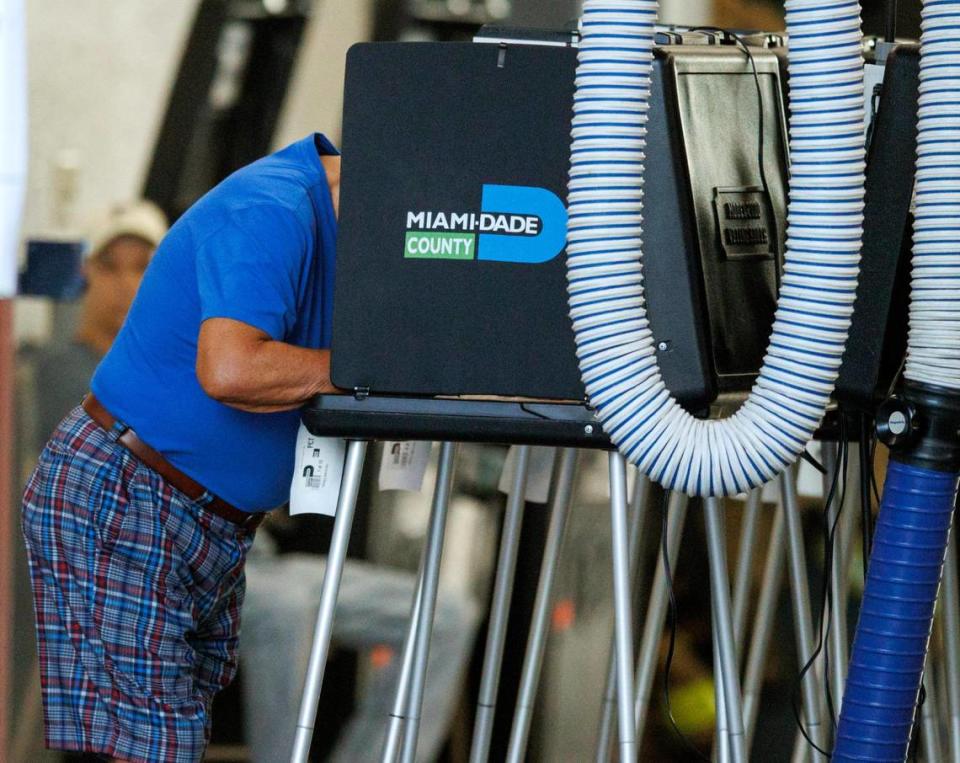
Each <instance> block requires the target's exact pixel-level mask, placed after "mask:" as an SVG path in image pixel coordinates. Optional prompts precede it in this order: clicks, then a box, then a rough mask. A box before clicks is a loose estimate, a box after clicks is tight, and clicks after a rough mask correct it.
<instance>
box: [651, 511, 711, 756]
mask: <svg viewBox="0 0 960 763" xmlns="http://www.w3.org/2000/svg"><path fill="white" fill-rule="evenodd" d="M669 514H670V494H669V492H668V493H665V494H664V496H663V511H662V512H661V513H660V516H661V521H660V555H661V557H662V558H663V572H664V575H665V576H666V578H667V590H668V592H669V594H670V607H669V610H668V612H669V614H668V617H669V620H670V643H669V645H668V647H667V659H666V662H665V664H664V667H663V699H664V702H665V703H666V710H667V718H668V719H669V720H670V726H671V727H672V728H673V733H674V734H676V735H677V738H678V739H679V740H680V741H681V742H682V743H683V746H684V747H686V748H687V749H688V750H689V751H690V752H692V753H693V754H694V755H696V756H697V759H698V760H701V761H706V763H711V760H710V758H709V757H707V756H706V755H704V754H703V753H702V752H700V750H698V749H697V748H696V747H695V746H694V744H693V742H691V741H690V740H689V739H687V735H686V734H684V733H683V732H682V731H681V730H680V727H679V726H678V725H677V720H676V718H674V717H673V705H672V703H671V701H670V668H671V667H672V666H673V656H674V652H675V651H676V647H677V597H676V595H675V592H674V590H673V572H672V571H671V569H670V548H669V545H670V544H669V543H668V542H667V525H668V519H669Z"/></svg>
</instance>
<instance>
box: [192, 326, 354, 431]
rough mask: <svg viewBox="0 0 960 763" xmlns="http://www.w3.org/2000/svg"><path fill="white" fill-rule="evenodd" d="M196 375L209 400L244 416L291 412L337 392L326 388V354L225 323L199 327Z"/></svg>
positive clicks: (328, 354)
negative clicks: (320, 397) (319, 396)
mask: <svg viewBox="0 0 960 763" xmlns="http://www.w3.org/2000/svg"><path fill="white" fill-rule="evenodd" d="M196 370H197V379H198V380H199V381H200V386H201V387H202V388H203V391H204V392H206V393H207V394H208V395H209V396H210V397H212V398H213V399H214V400H217V401H219V402H221V403H223V404H224V405H229V406H230V407H232V408H238V409H239V410H241V411H247V412H249V413H275V412H277V411H290V410H294V409H296V408H299V407H300V406H302V405H303V404H304V403H306V402H307V401H308V400H309V399H310V398H312V397H314V396H315V395H320V394H329V393H335V392H337V391H338V390H337V388H336V387H334V386H333V384H332V383H331V382H330V351H329V350H308V349H305V348H303V347H295V346H294V345H291V344H285V343H283V342H277V341H275V340H273V339H271V338H270V336H269V335H268V334H266V333H264V332H263V331H261V330H260V329H257V328H254V327H253V326H250V325H248V324H246V323H241V322H240V321H234V320H230V319H229V318H211V319H209V320H207V321H204V322H203V324H202V325H201V326H200V337H199V340H198V342H197V369H196Z"/></svg>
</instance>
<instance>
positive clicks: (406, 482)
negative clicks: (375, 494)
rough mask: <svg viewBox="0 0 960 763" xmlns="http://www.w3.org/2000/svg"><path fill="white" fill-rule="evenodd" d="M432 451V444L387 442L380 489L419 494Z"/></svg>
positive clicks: (381, 464) (381, 468) (384, 445)
mask: <svg viewBox="0 0 960 763" xmlns="http://www.w3.org/2000/svg"><path fill="white" fill-rule="evenodd" d="M431 450H433V443H432V442H385V443H384V444H383V458H382V459H381V461H380V480H379V483H380V489H381V490H407V491H409V492H412V493H419V492H420V491H421V490H422V489H423V476H424V475H425V474H426V473H427V464H428V463H429V462H430V451H431Z"/></svg>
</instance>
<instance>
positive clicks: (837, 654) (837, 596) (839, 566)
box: [823, 443, 859, 716]
mask: <svg viewBox="0 0 960 763" xmlns="http://www.w3.org/2000/svg"><path fill="white" fill-rule="evenodd" d="M823 452H824V466H827V475H826V476H825V477H824V486H825V490H824V495H826V493H827V491H828V490H829V483H828V482H827V480H828V479H829V480H832V475H833V470H835V469H842V468H843V467H842V465H841V464H839V463H837V457H836V446H835V445H833V443H824V449H823ZM829 454H832V457H831V455H829ZM831 461H832V465H831ZM839 476H840V477H843V476H845V475H842V474H841V475H839ZM839 484H840V483H839V482H838V485H839ZM858 500H859V499H858V496H857V491H856V490H848V491H847V495H846V500H845V502H844V504H843V505H840V500H839V495H837V496H835V497H834V501H835V505H836V506H837V507H838V510H839V511H841V512H843V513H842V515H841V517H840V521H839V524H838V526H837V539H836V542H835V543H834V549H833V560H832V563H831V571H830V599H831V601H832V602H833V604H832V606H831V608H830V675H829V676H827V680H829V681H830V694H831V696H832V698H833V709H834V712H835V713H837V715H838V716H839V713H840V702H841V701H842V699H843V688H844V684H845V683H846V681H847V660H848V645H849V643H850V642H849V639H848V623H847V598H848V596H849V592H850V574H849V573H850V557H851V554H850V549H851V547H852V545H853V531H854V529H855V528H856V521H855V520H856V518H857V516H859V512H857V511H856V509H855V507H854V504H855V503H857V502H858Z"/></svg>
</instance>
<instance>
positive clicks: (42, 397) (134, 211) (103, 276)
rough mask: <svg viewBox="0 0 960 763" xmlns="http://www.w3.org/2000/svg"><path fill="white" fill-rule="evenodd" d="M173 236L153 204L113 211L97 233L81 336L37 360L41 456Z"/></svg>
mask: <svg viewBox="0 0 960 763" xmlns="http://www.w3.org/2000/svg"><path fill="white" fill-rule="evenodd" d="M166 232H167V218H166V216H165V215H164V214H163V212H161V211H160V209H159V208H158V207H157V206H155V205H154V204H151V203H150V202H148V201H138V202H136V203H133V204H127V205H121V206H117V207H114V208H113V209H111V210H110V211H109V212H108V213H107V214H106V215H105V216H104V217H103V219H102V220H100V221H98V223H97V225H96V226H95V227H94V228H93V230H92V231H91V234H90V239H89V241H88V246H87V250H86V251H87V253H86V257H85V258H84V262H83V278H84V282H85V284H86V288H85V291H84V294H83V298H82V301H81V305H80V320H79V325H78V326H77V330H76V331H75V333H74V334H73V336H72V337H70V338H69V340H67V341H66V342H60V343H57V344H55V345H53V346H52V347H49V348H45V349H44V350H42V351H41V352H39V353H38V354H37V359H36V383H37V395H36V403H37V405H36V410H37V427H36V435H37V436H38V437H39V438H41V439H40V440H39V441H38V442H37V443H36V446H37V447H36V451H35V452H36V453H39V452H40V451H41V450H43V446H44V445H45V444H46V441H47V438H48V437H49V436H50V433H51V432H53V430H54V429H56V427H57V424H59V423H60V420H61V419H62V418H63V416H64V413H66V412H67V411H70V410H71V409H73V408H75V407H76V406H77V404H78V403H79V402H80V398H81V397H82V396H83V394H84V393H85V392H86V391H87V390H88V389H89V388H90V380H91V379H92V378H93V372H94V371H95V370H96V368H97V364H98V363H99V362H100V361H101V360H102V359H103V356H104V355H106V354H107V350H109V349H110V346H111V345H112V344H113V340H114V339H116V337H117V334H118V333H120V327H121V326H122V325H123V320H124V318H125V317H126V315H127V311H128V310H129V309H130V304H131V303H132V302H133V298H134V295H135V294H136V293H137V289H138V288H139V286H140V281H141V280H142V279H143V274H144V273H145V272H146V270H147V265H149V264H150V259H151V258H152V257H153V253H154V251H155V250H156V248H157V246H158V245H159V244H160V241H161V239H162V238H163V237H164V235H165V234H166Z"/></svg>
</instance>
